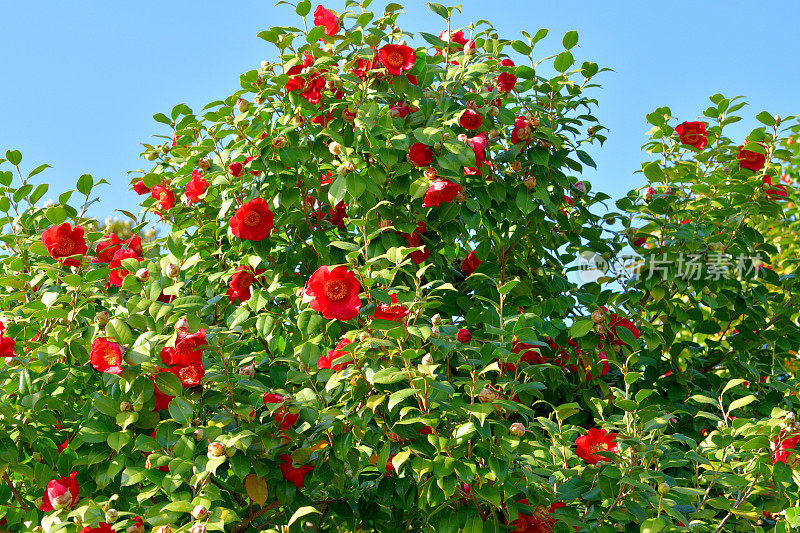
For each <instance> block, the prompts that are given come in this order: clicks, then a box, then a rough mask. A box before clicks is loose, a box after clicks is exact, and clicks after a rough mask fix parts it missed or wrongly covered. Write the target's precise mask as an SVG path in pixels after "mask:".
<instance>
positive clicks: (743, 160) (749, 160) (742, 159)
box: [736, 145, 767, 172]
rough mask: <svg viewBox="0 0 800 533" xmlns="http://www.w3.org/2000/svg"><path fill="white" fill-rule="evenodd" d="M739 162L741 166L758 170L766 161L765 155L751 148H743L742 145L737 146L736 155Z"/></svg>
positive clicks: (754, 170)
mask: <svg viewBox="0 0 800 533" xmlns="http://www.w3.org/2000/svg"><path fill="white" fill-rule="evenodd" d="M736 159H738V160H739V164H740V165H741V166H742V168H746V169H748V170H752V171H753V172H758V171H759V170H761V169H762V168H764V165H765V164H766V162H767V157H766V156H765V155H764V154H761V153H758V152H754V151H752V150H745V149H744V145H742V146H740V147H739V153H738V154H737V155H736Z"/></svg>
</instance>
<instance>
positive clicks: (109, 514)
mask: <svg viewBox="0 0 800 533" xmlns="http://www.w3.org/2000/svg"><path fill="white" fill-rule="evenodd" d="M117 518H119V513H118V512H117V510H116V509H114V508H111V509H109V510H108V511H106V522H108V523H109V524H113V523H114V522H116V521H117Z"/></svg>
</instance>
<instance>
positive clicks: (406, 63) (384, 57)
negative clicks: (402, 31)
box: [378, 44, 417, 76]
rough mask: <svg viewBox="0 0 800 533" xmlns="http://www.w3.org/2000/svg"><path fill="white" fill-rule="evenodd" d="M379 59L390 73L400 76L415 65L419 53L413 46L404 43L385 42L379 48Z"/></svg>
mask: <svg viewBox="0 0 800 533" xmlns="http://www.w3.org/2000/svg"><path fill="white" fill-rule="evenodd" d="M378 59H380V60H381V63H382V64H383V66H384V67H386V70H388V71H389V74H394V75H395V76H399V75H401V74H402V73H403V72H404V71H406V70H409V69H411V67H413V66H414V62H415V61H416V60H417V53H416V52H415V51H414V49H413V48H411V47H410V46H406V45H404V44H385V45H383V48H381V49H380V50H378Z"/></svg>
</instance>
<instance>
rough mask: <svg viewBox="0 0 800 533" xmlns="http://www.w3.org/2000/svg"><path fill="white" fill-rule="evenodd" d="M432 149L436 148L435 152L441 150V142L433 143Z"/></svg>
mask: <svg viewBox="0 0 800 533" xmlns="http://www.w3.org/2000/svg"><path fill="white" fill-rule="evenodd" d="M433 149H434V150H436V151H437V152H441V151H442V143H433Z"/></svg>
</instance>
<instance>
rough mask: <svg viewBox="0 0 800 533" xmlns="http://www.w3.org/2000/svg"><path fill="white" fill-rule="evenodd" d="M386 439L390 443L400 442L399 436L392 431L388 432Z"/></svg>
mask: <svg viewBox="0 0 800 533" xmlns="http://www.w3.org/2000/svg"><path fill="white" fill-rule="evenodd" d="M386 438H387V439H389V440H390V441H391V442H400V435H398V434H397V433H395V432H394V431H390V432H389V433H387V434H386Z"/></svg>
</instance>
